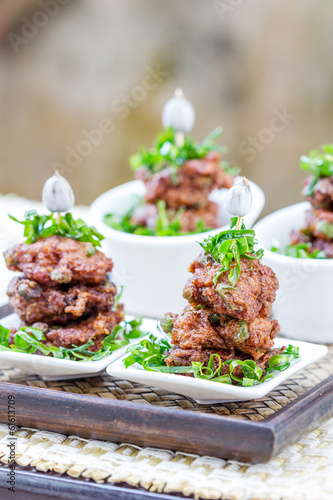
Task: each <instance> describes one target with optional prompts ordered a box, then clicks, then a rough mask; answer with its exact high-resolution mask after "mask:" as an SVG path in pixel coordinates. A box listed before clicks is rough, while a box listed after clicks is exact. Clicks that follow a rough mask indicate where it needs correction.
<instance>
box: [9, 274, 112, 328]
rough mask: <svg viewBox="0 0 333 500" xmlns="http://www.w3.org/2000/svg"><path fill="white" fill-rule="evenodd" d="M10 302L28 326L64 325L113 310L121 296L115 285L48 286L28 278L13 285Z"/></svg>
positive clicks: (13, 281)
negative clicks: (117, 298) (39, 324)
mask: <svg viewBox="0 0 333 500" xmlns="http://www.w3.org/2000/svg"><path fill="white" fill-rule="evenodd" d="M7 294H8V296H9V303H10V304H11V305H12V307H13V308H14V310H15V312H16V314H17V315H18V316H19V317H20V318H21V320H22V321H23V322H24V323H26V324H30V325H31V324H32V323H35V322H44V323H47V324H49V325H50V324H52V323H54V324H56V325H58V324H64V323H67V322H68V321H71V320H76V319H80V318H82V316H88V315H90V314H94V313H97V312H107V311H111V309H112V306H113V304H114V299H115V296H116V294H117V290H116V287H115V285H114V284H113V283H111V282H109V281H106V282H104V283H103V284H97V285H90V286H89V285H84V284H78V285H74V286H71V287H68V286H66V285H58V286H55V287H47V286H45V285H41V284H39V283H37V282H36V281H32V280H29V279H27V278H25V277H24V276H19V277H15V278H13V279H12V281H11V282H10V284H9V287H8V291H7Z"/></svg>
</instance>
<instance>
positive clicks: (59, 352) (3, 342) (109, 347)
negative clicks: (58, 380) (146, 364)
mask: <svg viewBox="0 0 333 500" xmlns="http://www.w3.org/2000/svg"><path fill="white" fill-rule="evenodd" d="M141 325H142V318H136V319H133V320H131V321H124V325H116V326H115V328H114V329H113V330H112V332H111V333H110V334H109V335H107V336H106V337H105V338H104V340H103V341H102V348H101V349H100V350H99V351H97V352H92V351H89V350H88V349H89V347H91V346H92V345H93V344H94V342H93V341H92V340H89V341H88V342H87V343H86V344H84V345H82V346H80V347H77V346H75V345H73V347H71V348H66V347H56V346H54V345H52V344H50V345H46V344H45V343H44V342H45V335H44V333H43V332H42V331H41V330H39V329H38V328H31V327H27V326H24V327H21V328H20V329H19V330H18V331H17V332H16V334H15V337H14V343H12V344H9V336H10V330H9V329H8V328H5V327H4V326H1V325H0V351H12V352H13V351H14V352H22V353H26V354H34V353H36V352H37V351H38V352H40V353H42V354H44V355H45V356H53V357H54V358H58V359H69V360H74V361H98V360H100V359H103V358H105V357H106V356H108V355H109V354H111V353H112V352H113V351H116V350H117V349H120V348H121V347H124V346H126V345H128V344H129V343H130V341H131V340H133V339H138V338H140V337H142V336H143V335H146V332H143V331H142V330H141V328H140V327H141ZM43 341H44V342H43Z"/></svg>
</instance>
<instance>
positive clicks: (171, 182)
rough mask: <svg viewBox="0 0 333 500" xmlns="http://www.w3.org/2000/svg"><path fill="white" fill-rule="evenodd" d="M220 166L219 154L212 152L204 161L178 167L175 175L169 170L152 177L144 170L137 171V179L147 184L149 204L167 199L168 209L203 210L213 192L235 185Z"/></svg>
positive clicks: (167, 168) (146, 196)
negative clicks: (186, 208) (189, 208)
mask: <svg viewBox="0 0 333 500" xmlns="http://www.w3.org/2000/svg"><path fill="white" fill-rule="evenodd" d="M220 163H221V157H220V153H218V152H217V151H211V152H210V153H208V154H207V156H206V157H205V158H200V159H194V160H187V161H185V162H184V164H183V165H182V166H180V167H178V168H177V172H176V174H175V173H174V170H173V169H172V167H166V168H164V169H163V170H161V171H159V172H157V173H155V174H153V175H150V173H149V172H148V171H147V169H145V168H144V167H142V168H140V169H138V170H137V173H136V176H137V178H138V179H140V180H142V181H143V182H144V183H145V184H146V188H147V192H146V195H145V200H146V201H147V202H148V203H154V202H156V201H157V200H164V201H165V203H166V206H167V207H168V208H174V209H178V208H180V207H181V206H185V207H193V208H203V207H205V206H206V205H207V202H208V200H207V197H208V195H209V193H211V191H213V189H220V188H223V187H225V188H230V187H231V186H232V185H233V182H234V177H232V176H231V175H229V174H227V173H226V172H225V171H224V170H223V169H222V168H221V166H220ZM175 177H176V178H177V181H176V179H175Z"/></svg>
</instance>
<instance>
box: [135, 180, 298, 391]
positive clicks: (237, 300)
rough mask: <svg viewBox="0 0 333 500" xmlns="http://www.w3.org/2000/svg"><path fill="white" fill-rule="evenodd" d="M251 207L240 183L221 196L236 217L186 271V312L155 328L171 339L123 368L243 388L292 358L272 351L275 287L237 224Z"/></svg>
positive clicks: (293, 351)
mask: <svg viewBox="0 0 333 500" xmlns="http://www.w3.org/2000/svg"><path fill="white" fill-rule="evenodd" d="M250 205H251V192H250V188H249V185H248V182H247V181H246V179H244V180H243V181H242V182H241V183H240V184H237V185H236V186H234V187H233V188H232V189H231V190H230V192H229V194H228V199H227V207H228V210H229V211H230V212H231V213H232V214H233V215H236V217H233V218H232V219H231V224H230V229H229V230H227V231H222V232H221V233H219V234H217V235H214V236H209V237H208V238H206V239H205V240H204V241H203V242H202V243H200V245H201V247H202V251H201V253H200V255H199V256H198V257H197V258H196V259H195V261H194V262H193V263H192V264H191V265H190V268H189V271H190V272H191V274H192V276H191V277H190V278H189V279H188V281H187V283H186V284H185V287H184V293H183V297H184V298H185V299H186V300H187V301H188V303H189V304H188V306H186V307H185V309H184V310H183V312H182V313H181V314H172V313H169V314H167V315H166V316H165V317H164V319H163V320H162V321H161V328H162V329H163V331H164V332H165V334H166V335H167V336H170V337H169V338H168V337H167V336H165V337H164V338H163V340H162V341H161V342H160V343H159V342H157V339H156V337H151V338H150V340H144V341H142V342H141V344H140V346H133V347H132V348H130V349H129V351H130V354H129V356H128V357H127V359H125V366H126V367H128V366H131V365H132V364H133V363H140V364H141V365H142V366H143V367H144V368H145V369H147V370H152V371H162V372H167V373H183V374H188V375H191V376H195V377H199V378H206V379H209V380H213V381H216V382H222V383H227V384H232V383H234V384H240V385H245V386H250V385H255V384H258V383H261V382H264V381H265V380H267V379H268V378H271V377H273V376H274V372H278V371H282V370H285V369H286V368H288V367H289V365H290V363H291V361H292V360H293V359H295V358H297V357H298V356H299V354H298V349H297V348H294V347H293V346H289V347H288V348H287V349H286V348H285V347H282V348H279V349H275V348H274V338H275V336H276V335H277V333H278V332H279V330H280V327H279V323H278V321H276V320H270V319H269V316H270V314H271V310H272V304H273V302H274V300H275V294H276V291H277V289H278V280H277V278H276V276H275V274H274V272H273V271H272V269H270V268H269V267H267V266H265V265H263V264H262V263H261V262H260V259H261V257H262V256H263V250H261V249H259V250H255V245H256V243H257V242H256V239H255V232H254V231H253V230H249V229H246V227H245V225H244V222H243V221H242V216H244V215H246V212H247V210H249V208H250Z"/></svg>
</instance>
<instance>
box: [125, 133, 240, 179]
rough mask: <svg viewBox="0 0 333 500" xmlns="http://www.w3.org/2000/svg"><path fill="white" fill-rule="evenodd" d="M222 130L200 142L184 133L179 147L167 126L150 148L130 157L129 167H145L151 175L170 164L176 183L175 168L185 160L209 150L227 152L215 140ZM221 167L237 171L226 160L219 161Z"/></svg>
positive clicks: (233, 172) (234, 173)
mask: <svg viewBox="0 0 333 500" xmlns="http://www.w3.org/2000/svg"><path fill="white" fill-rule="evenodd" d="M222 132H223V130H222V128H221V127H218V128H216V129H215V130H213V131H212V132H211V133H210V134H209V135H208V136H207V137H206V139H204V140H203V141H202V142H201V143H198V142H196V141H194V139H192V137H189V136H188V135H186V136H185V142H184V145H183V146H181V147H179V146H177V145H176V141H175V132H174V130H173V129H172V128H169V129H167V130H164V131H163V132H161V133H160V134H159V135H158V136H157V139H156V142H155V144H154V146H153V147H152V148H151V149H145V148H141V149H140V151H139V153H137V154H135V155H132V156H131V157H130V165H131V168H132V169H133V170H137V169H138V168H140V167H145V168H146V169H147V170H148V171H149V172H150V173H151V174H152V175H153V174H155V173H156V172H160V171H161V170H163V169H164V168H166V167H170V166H171V168H172V178H173V182H174V184H177V182H178V179H177V169H178V168H179V167H181V166H182V165H183V164H184V162H185V161H186V160H192V159H196V158H204V157H205V156H206V155H207V153H209V152H210V151H219V152H220V153H222V154H224V153H226V152H227V148H226V147H225V146H221V145H220V144H217V143H216V142H215V141H216V139H217V138H218V137H220V136H221V134H222ZM221 168H222V169H223V170H225V171H226V172H227V173H228V174H230V175H237V174H238V172H239V169H238V168H237V167H229V165H228V164H227V162H226V161H221Z"/></svg>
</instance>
